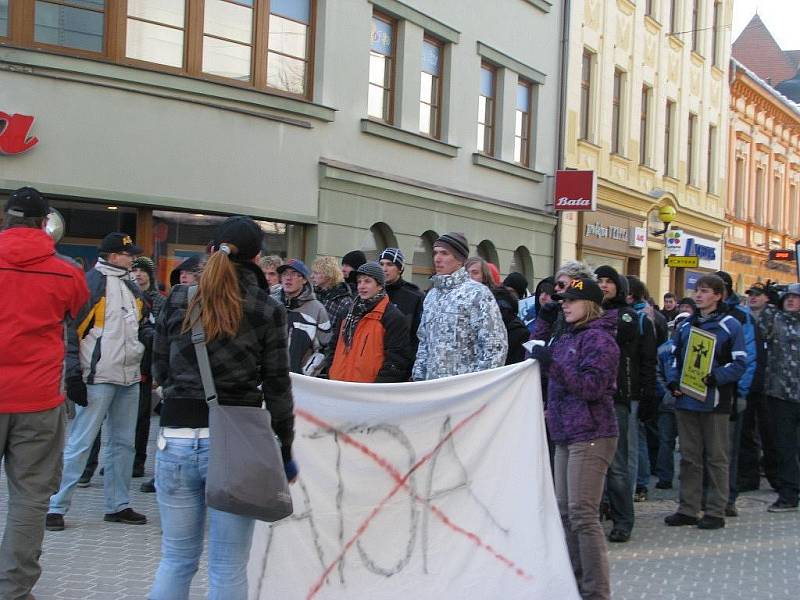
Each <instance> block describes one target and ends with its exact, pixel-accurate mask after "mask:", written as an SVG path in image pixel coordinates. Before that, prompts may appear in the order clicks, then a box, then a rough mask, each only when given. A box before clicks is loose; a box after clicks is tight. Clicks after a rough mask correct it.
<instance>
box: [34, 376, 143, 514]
mask: <svg viewBox="0 0 800 600" xmlns="http://www.w3.org/2000/svg"><path fill="white" fill-rule="evenodd" d="M86 393H87V399H88V405H87V406H76V407H75V418H74V419H72V422H71V423H70V426H69V440H68V441H67V445H66V446H65V448H64V471H63V475H62V476H61V487H60V488H59V490H58V492H57V493H56V494H55V495H54V496H53V497H52V498H50V509H49V510H50V512H51V513H58V514H61V515H64V514H66V513H67V511H68V510H69V506H70V503H71V502H72V493H73V492H74V491H75V485H76V484H77V483H78V479H80V476H81V474H83V469H84V467H86V461H87V460H88V459H89V453H90V452H91V450H92V444H94V439H95V438H96V437H97V432H98V431H100V426H101V425H102V424H103V419H106V418H107V421H106V435H107V436H108V443H107V444H106V447H105V454H104V455H103V464H104V467H105V474H104V475H103V489H104V491H105V510H106V513H107V514H108V513H115V512H119V511H121V510H123V509H125V508H127V507H128V504H129V503H130V498H129V496H128V486H129V485H130V482H131V471H132V469H133V452H134V450H133V436H134V433H135V431H136V414H137V411H138V410H139V384H138V383H134V384H133V385H116V384H113V383H96V384H92V385H87V386H86Z"/></svg>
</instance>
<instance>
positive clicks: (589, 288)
mask: <svg viewBox="0 0 800 600" xmlns="http://www.w3.org/2000/svg"><path fill="white" fill-rule="evenodd" d="M553 300H589V301H590V302H594V303H595V304H602V303H603V290H601V289H600V286H599V285H597V282H596V281H595V280H594V279H589V278H588V277H587V278H583V279H573V280H572V281H570V282H569V285H568V286H567V287H566V289H565V290H564V291H563V292H561V293H560V294H556V295H555V296H553Z"/></svg>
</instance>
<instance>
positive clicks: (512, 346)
mask: <svg viewBox="0 0 800 600" xmlns="http://www.w3.org/2000/svg"><path fill="white" fill-rule="evenodd" d="M492 294H494V299H495V301H497V306H498V307H499V308H500V315H501V316H502V317H503V324H504V325H505V326H506V334H507V336H508V354H506V364H507V365H513V364H516V363H518V362H522V361H523V360H525V348H523V347H522V344H524V343H525V342H527V341H528V338H529V337H530V332H529V331H528V328H527V327H525V323H523V322H522V320H521V319H520V318H519V316H518V314H517V313H518V312H519V302H518V301H517V299H516V298H515V297H514V296H513V295H512V294H511V292H509V291H508V290H507V289H506V288H504V287H500V286H498V287H493V288H492Z"/></svg>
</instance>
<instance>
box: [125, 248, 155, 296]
mask: <svg viewBox="0 0 800 600" xmlns="http://www.w3.org/2000/svg"><path fill="white" fill-rule="evenodd" d="M133 269H141V270H142V271H146V272H147V275H148V277H150V287H149V288H148V289H152V290H154V289H157V288H156V264H155V263H154V262H153V259H152V258H149V257H147V256H139V257H137V258H136V259H134V261H133V264H131V270H133Z"/></svg>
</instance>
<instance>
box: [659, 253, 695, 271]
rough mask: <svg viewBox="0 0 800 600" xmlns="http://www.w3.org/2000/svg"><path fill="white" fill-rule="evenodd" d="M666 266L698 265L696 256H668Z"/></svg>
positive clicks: (693, 267) (684, 266)
mask: <svg viewBox="0 0 800 600" xmlns="http://www.w3.org/2000/svg"><path fill="white" fill-rule="evenodd" d="M667 266H668V267H670V268H672V269H696V268H697V267H699V266H700V258H699V257H697V256H668V257H667Z"/></svg>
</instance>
